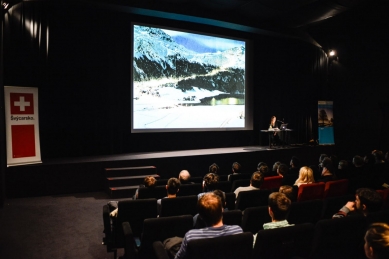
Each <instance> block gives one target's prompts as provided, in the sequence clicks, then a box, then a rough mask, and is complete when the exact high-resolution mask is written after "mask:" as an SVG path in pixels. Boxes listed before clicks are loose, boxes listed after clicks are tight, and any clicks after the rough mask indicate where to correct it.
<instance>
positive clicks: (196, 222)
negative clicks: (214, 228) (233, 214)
mask: <svg viewBox="0 0 389 259" xmlns="http://www.w3.org/2000/svg"><path fill="white" fill-rule="evenodd" d="M213 193H214V194H215V195H217V196H218V197H219V198H220V200H221V202H222V206H223V211H228V208H227V201H226V194H225V193H224V192H223V191H221V190H214V191H213ZM193 227H194V228H205V227H206V225H205V222H204V220H202V219H199V214H198V213H197V214H196V215H194V216H193Z"/></svg>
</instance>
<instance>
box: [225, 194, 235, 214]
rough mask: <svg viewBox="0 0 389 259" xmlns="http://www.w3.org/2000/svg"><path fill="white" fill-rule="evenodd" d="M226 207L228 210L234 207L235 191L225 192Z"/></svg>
mask: <svg viewBox="0 0 389 259" xmlns="http://www.w3.org/2000/svg"><path fill="white" fill-rule="evenodd" d="M225 194H226V203H227V205H226V207H227V209H228V210H234V209H235V200H236V197H235V193H233V192H226V193H225Z"/></svg>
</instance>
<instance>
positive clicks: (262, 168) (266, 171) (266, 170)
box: [258, 165, 272, 177]
mask: <svg viewBox="0 0 389 259" xmlns="http://www.w3.org/2000/svg"><path fill="white" fill-rule="evenodd" d="M258 171H259V172H261V173H262V174H263V176H264V177H268V176H272V174H271V172H270V171H269V167H268V166H267V165H261V166H260V167H259V170H258Z"/></svg>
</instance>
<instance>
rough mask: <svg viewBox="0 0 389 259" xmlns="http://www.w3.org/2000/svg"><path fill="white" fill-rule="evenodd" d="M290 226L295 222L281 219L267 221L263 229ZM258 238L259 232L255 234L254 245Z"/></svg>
mask: <svg viewBox="0 0 389 259" xmlns="http://www.w3.org/2000/svg"><path fill="white" fill-rule="evenodd" d="M290 226H294V224H289V223H288V221H287V220H286V219H285V220H281V221H276V222H268V223H265V224H263V229H275V228H283V227H290ZM256 240H257V234H254V239H253V247H254V246H255V241H256Z"/></svg>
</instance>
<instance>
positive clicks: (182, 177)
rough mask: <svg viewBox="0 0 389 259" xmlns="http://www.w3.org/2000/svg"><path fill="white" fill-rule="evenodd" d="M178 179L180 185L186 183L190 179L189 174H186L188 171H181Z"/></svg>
mask: <svg viewBox="0 0 389 259" xmlns="http://www.w3.org/2000/svg"><path fill="white" fill-rule="evenodd" d="M178 179H179V180H180V182H181V183H186V182H188V181H189V179H190V173H189V172H188V170H182V171H181V172H180V174H179V175H178Z"/></svg>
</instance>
